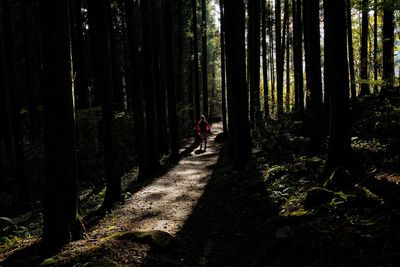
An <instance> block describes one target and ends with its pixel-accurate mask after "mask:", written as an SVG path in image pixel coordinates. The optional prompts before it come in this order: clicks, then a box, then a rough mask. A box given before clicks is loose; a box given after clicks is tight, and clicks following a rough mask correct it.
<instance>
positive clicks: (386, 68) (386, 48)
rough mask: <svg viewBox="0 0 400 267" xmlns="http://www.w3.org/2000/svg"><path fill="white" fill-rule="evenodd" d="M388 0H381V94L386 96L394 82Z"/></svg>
mask: <svg viewBox="0 0 400 267" xmlns="http://www.w3.org/2000/svg"><path fill="white" fill-rule="evenodd" d="M391 3H392V2H391V1H390V0H384V1H383V28H382V32H383V34H382V41H383V55H382V56H383V73H382V79H383V82H384V84H383V87H382V91H381V94H383V95H384V96H388V95H389V94H390V93H391V91H392V90H393V83H394V14H393V13H394V11H393V6H392V4H391Z"/></svg>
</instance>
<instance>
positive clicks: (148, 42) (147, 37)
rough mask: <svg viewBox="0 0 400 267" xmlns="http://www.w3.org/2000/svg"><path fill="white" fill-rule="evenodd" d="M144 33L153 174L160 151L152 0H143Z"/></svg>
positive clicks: (143, 47) (148, 140)
mask: <svg viewBox="0 0 400 267" xmlns="http://www.w3.org/2000/svg"><path fill="white" fill-rule="evenodd" d="M140 5H141V16H142V34H143V44H142V51H143V61H142V62H146V64H144V66H143V68H144V70H143V71H144V75H143V90H144V92H145V102H146V127H147V132H146V138H147V152H148V159H147V162H148V164H149V170H151V171H152V173H151V174H153V173H155V171H157V170H158V168H159V166H160V162H159V152H158V136H157V132H158V123H157V116H156V106H155V105H156V96H155V74H154V70H155V68H154V55H153V53H154V50H153V25H152V23H153V22H152V15H153V14H152V8H151V3H150V1H142V2H141V3H140Z"/></svg>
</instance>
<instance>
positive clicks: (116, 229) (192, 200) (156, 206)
mask: <svg viewBox="0 0 400 267" xmlns="http://www.w3.org/2000/svg"><path fill="white" fill-rule="evenodd" d="M221 131H222V129H221V125H220V124H215V125H213V127H212V135H211V136H210V137H209V140H208V147H207V150H206V151H205V152H203V151H199V150H198V149H199V148H198V147H197V148H195V150H194V151H192V152H191V153H190V154H189V155H186V156H185V157H184V158H182V160H181V161H180V162H179V164H177V165H176V166H175V167H173V168H172V169H170V170H169V171H168V172H167V173H166V174H164V175H163V176H161V177H159V178H157V179H155V180H154V181H153V182H151V183H150V184H149V185H147V186H145V187H143V188H142V189H141V190H139V191H138V192H136V193H135V194H133V195H132V196H131V197H129V198H128V199H127V200H126V201H125V202H124V204H123V205H121V206H119V207H117V208H116V209H115V210H113V211H112V212H111V213H110V214H108V215H107V216H106V217H105V218H104V219H102V220H101V221H100V222H99V224H97V225H96V226H94V227H93V228H92V229H89V231H88V233H87V239H86V240H79V241H76V242H73V243H71V244H69V245H67V246H66V247H65V249H64V254H65V253H66V254H69V253H71V254H72V255H76V254H82V253H84V252H85V251H86V252H87V251H88V250H90V249H91V248H92V247H93V246H97V245H101V244H103V243H104V242H107V238H106V237H109V236H111V235H113V234H115V233H121V232H132V231H149V230H159V231H165V232H168V233H169V234H171V235H173V236H174V235H176V234H177V233H178V232H179V231H180V230H181V228H182V227H183V226H184V225H185V222H186V220H187V218H188V217H189V216H190V214H191V212H192V209H193V208H194V206H195V205H196V204H197V202H198V200H199V199H200V197H201V196H202V194H203V191H204V188H205V186H206V185H207V181H208V180H209V178H211V175H212V172H213V166H214V165H215V164H216V162H217V160H218V154H219V151H218V148H217V147H216V145H215V143H214V138H215V136H216V135H217V134H218V133H220V132H221ZM185 149H186V147H183V148H182V149H181V151H182V152H183V151H184V150H185ZM113 246H118V244H113ZM137 248H138V246H136V247H135V249H137ZM121 249H125V250H124V251H125V252H124V253H122V254H121V256H123V257H126V255H127V254H128V253H129V252H128V251H129V248H126V247H125V248H121ZM147 249H148V248H147V247H146V246H142V247H141V248H140V253H141V254H140V255H143V256H144V255H145V251H146V250H147ZM78 251H79V252H78ZM76 252H78V253H76ZM139 258H140V256H138V259H137V261H139V262H140V259H139Z"/></svg>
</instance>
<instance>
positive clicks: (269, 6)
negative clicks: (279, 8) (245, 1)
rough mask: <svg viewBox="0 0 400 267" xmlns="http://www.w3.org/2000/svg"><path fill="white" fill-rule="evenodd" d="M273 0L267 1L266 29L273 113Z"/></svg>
mask: <svg viewBox="0 0 400 267" xmlns="http://www.w3.org/2000/svg"><path fill="white" fill-rule="evenodd" d="M272 1H273V0H270V1H268V10H269V17H268V29H269V51H270V55H269V56H270V60H269V62H270V65H271V66H270V67H271V105H272V106H271V111H272V113H274V110H275V61H274V31H273V29H272V28H273V21H274V18H273V17H274V16H273V12H272V5H271V3H272Z"/></svg>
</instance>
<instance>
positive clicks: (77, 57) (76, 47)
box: [70, 0, 89, 109]
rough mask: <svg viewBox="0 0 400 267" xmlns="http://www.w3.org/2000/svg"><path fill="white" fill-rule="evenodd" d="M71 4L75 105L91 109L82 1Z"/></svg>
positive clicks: (74, 0)
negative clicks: (84, 45) (85, 59)
mask: <svg viewBox="0 0 400 267" xmlns="http://www.w3.org/2000/svg"><path fill="white" fill-rule="evenodd" d="M70 3H71V22H72V29H71V31H72V48H73V49H72V61H73V65H74V88H75V105H76V108H77V109H83V108H88V107H89V85H88V80H87V75H86V69H85V64H84V53H83V51H84V49H83V31H82V12H81V0H70Z"/></svg>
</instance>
